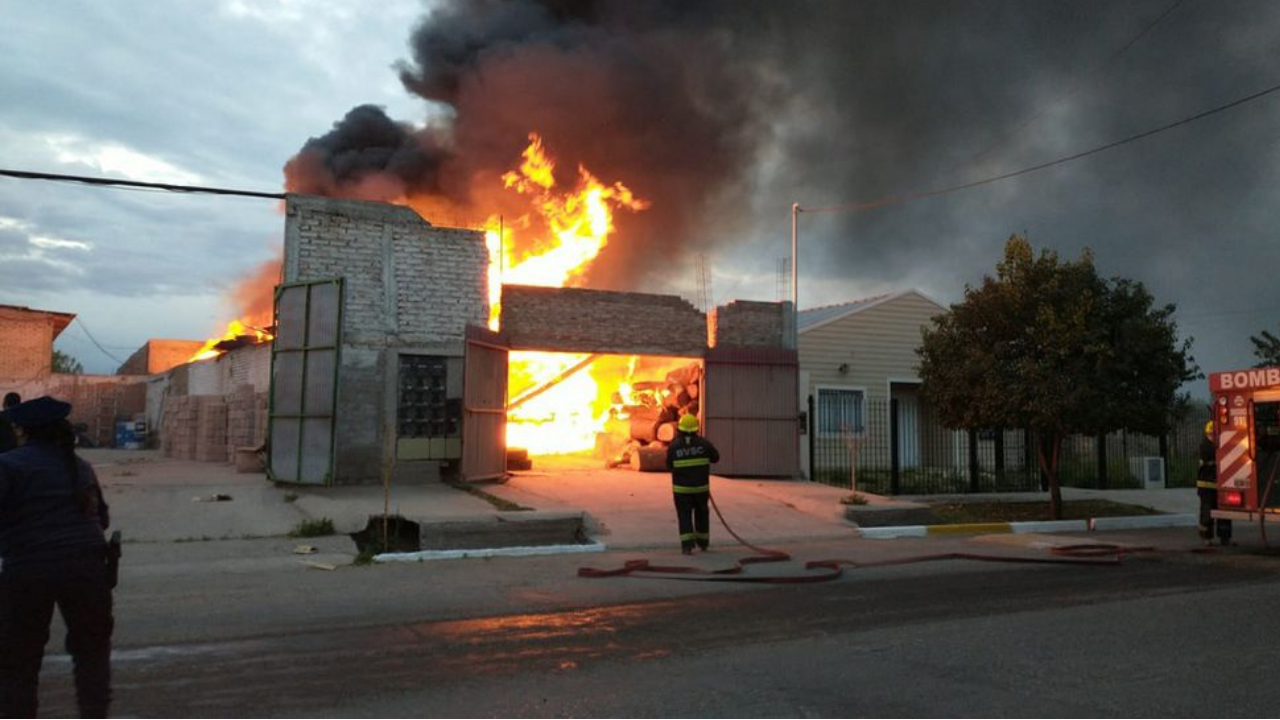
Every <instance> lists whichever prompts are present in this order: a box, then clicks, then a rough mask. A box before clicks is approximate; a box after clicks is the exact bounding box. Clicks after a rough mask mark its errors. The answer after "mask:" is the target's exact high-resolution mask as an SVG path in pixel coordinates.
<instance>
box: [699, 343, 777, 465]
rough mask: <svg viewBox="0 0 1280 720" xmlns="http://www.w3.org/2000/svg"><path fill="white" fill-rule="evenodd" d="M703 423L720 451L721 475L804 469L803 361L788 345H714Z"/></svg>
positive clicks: (710, 353) (710, 352)
mask: <svg viewBox="0 0 1280 720" xmlns="http://www.w3.org/2000/svg"><path fill="white" fill-rule="evenodd" d="M705 383H706V387H705V388H704V390H703V392H704V395H705V401H704V405H703V421H704V425H705V426H706V433H705V434H706V437H707V439H708V440H710V441H711V442H712V443H714V444H715V446H716V448H717V449H718V450H719V451H720V462H719V463H717V464H716V465H715V466H714V467H713V468H712V472H714V473H716V474H717V475H740V476H757V477H786V478H791V477H796V476H797V475H798V474H799V472H800V410H799V401H798V399H797V398H798V387H799V360H798V356H797V354H796V351H795V350H787V349H784V348H764V349H737V348H710V349H709V350H707V355H706V381H705Z"/></svg>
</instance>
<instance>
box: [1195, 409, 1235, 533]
mask: <svg viewBox="0 0 1280 720" xmlns="http://www.w3.org/2000/svg"><path fill="white" fill-rule="evenodd" d="M1196 494H1197V495H1199V496H1200V523H1199V528H1200V539H1201V540H1203V541H1204V544H1205V545H1212V544H1213V537H1214V535H1215V534H1216V535H1217V537H1218V542H1220V543H1222V544H1223V545H1230V544H1231V521H1230V520H1214V519H1213V518H1212V517H1211V516H1210V515H1209V513H1210V512H1211V511H1213V510H1216V509H1217V508H1218V459H1217V448H1216V447H1215V446H1214V444H1213V421H1212V420H1210V421H1209V422H1207V423H1205V424H1204V439H1203V440H1201V441H1200V467H1199V469H1198V470H1197V471H1196ZM1215 526H1216V527H1215Z"/></svg>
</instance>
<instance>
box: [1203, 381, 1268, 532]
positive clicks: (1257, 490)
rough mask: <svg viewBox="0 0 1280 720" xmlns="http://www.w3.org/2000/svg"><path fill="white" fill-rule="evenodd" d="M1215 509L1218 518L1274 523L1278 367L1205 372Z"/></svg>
mask: <svg viewBox="0 0 1280 720" xmlns="http://www.w3.org/2000/svg"><path fill="white" fill-rule="evenodd" d="M1209 391H1210V393H1212V395H1213V405H1212V411H1211V412H1212V420H1213V443H1214V445H1215V446H1216V448H1217V453H1216V454H1217V461H1218V509H1217V510H1214V511H1213V513H1212V515H1213V517H1215V518H1221V519H1224V520H1245V521H1253V522H1268V523H1269V522H1280V487H1277V485H1280V482H1278V481H1280V472H1278V471H1277V465H1280V367H1267V368H1252V369H1249V370H1236V371H1233V372H1219V373H1212V374H1210V375H1209Z"/></svg>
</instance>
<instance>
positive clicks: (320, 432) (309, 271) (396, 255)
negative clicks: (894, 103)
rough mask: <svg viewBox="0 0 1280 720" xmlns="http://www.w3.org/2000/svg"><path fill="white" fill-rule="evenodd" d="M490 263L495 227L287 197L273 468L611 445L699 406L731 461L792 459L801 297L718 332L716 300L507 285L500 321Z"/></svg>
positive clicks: (335, 478) (441, 460)
mask: <svg viewBox="0 0 1280 720" xmlns="http://www.w3.org/2000/svg"><path fill="white" fill-rule="evenodd" d="M490 270H491V264H490V252H489V248H488V245H487V244H486V237H485V233H484V232H483V231H478V230H463V229H454V228H440V227H435V226H433V225H431V224H429V223H428V222H427V221H425V220H423V219H422V218H421V217H420V216H419V215H418V214H417V213H416V212H414V211H413V210H412V209H410V208H408V207H403V206H397V205H388V204H382V203H369V202H360V201H353V200H335V199H328V198H318V197H310V196H298V195H290V196H289V198H288V201H287V216H286V232H285V253H284V282H283V284H282V285H281V287H280V289H279V291H278V300H277V315H276V323H277V334H276V337H275V339H274V341H273V343H272V351H271V352H272V355H273V359H272V371H271V372H272V377H271V404H270V407H271V409H270V456H269V457H270V459H269V470H270V474H271V477H272V478H274V479H276V480H282V481H288V482H299V483H317V484H323V483H363V482H376V481H378V480H379V479H380V478H381V476H382V473H383V472H384V471H387V472H394V476H395V479H396V480H397V481H401V482H403V481H406V480H423V479H432V478H437V477H439V476H440V474H441V473H442V472H448V473H456V474H457V475H460V476H461V477H464V478H466V479H472V480H475V479H484V478H492V477H498V476H501V475H503V474H504V473H505V471H506V458H507V445H508V436H510V438H511V440H512V441H513V443H517V442H518V443H519V444H520V445H521V446H523V447H527V448H529V449H530V451H531V452H532V453H534V454H535V455H536V454H553V453H556V454H558V453H566V452H577V453H585V454H588V455H593V456H595V457H598V458H601V459H608V458H616V457H617V456H618V455H619V453H622V452H624V451H627V450H628V448H627V446H628V445H632V447H631V448H630V450H631V451H636V450H638V449H639V446H638V445H633V444H632V443H633V441H634V442H636V443H644V444H645V445H655V444H660V443H661V442H662V439H661V438H662V436H663V434H664V433H668V432H669V431H668V430H664V429H663V426H664V425H666V424H668V423H669V422H671V421H672V420H673V418H674V413H676V412H677V411H679V410H684V411H690V410H692V411H693V412H695V413H697V414H699V415H701V416H702V417H703V418H704V422H705V424H706V428H707V434H708V435H709V436H710V437H711V438H712V440H713V441H715V442H717V443H718V444H719V445H720V446H721V447H722V449H723V450H724V455H725V460H724V461H723V462H722V471H723V472H734V473H735V474H744V475H772V476H791V475H794V474H795V471H796V468H797V462H798V460H797V455H796V449H797V445H798V429H797V425H798V420H797V412H796V407H797V405H796V403H797V393H798V388H797V384H796V367H795V352H794V350H793V349H788V348H786V347H784V345H785V344H786V343H787V342H788V339H789V338H790V337H792V334H791V328H790V326H789V324H788V323H789V321H790V318H791V313H790V309H789V306H786V305H784V304H776V303H732V304H730V305H728V306H725V307H724V308H721V309H719V311H718V312H717V313H716V315H717V322H716V333H717V335H716V338H717V343H716V347H714V348H709V347H708V334H707V318H706V316H705V315H704V314H703V313H702V312H700V311H699V310H697V309H696V308H694V307H693V306H692V305H691V304H689V303H688V302H686V301H684V300H682V299H680V298H678V297H674V296H666V295H653V294H644V293H626V292H615V291H603V290H590V289H584V288H559V287H538V286H525V285H502V286H501V312H500V314H499V315H498V316H497V320H496V322H494V323H493V325H494V326H496V327H497V328H498V330H490V329H488V326H489V325H490V308H491V306H490V297H491V291H490V285H489V283H490ZM680 372H684V373H686V374H685V375H680V374H679V373H680ZM673 377H674V378H675V380H672V378H673ZM640 378H651V379H649V380H640ZM641 383H646V384H641ZM675 384H678V385H680V389H679V390H677V391H675V392H672V390H673V385H675ZM646 397H647V400H646V399H645V398H646ZM667 416H670V417H667ZM611 423H612V426H611V425H610V424H611ZM666 439H667V440H669V439H670V437H669V436H667V437H666ZM657 449H659V448H657V447H654V448H651V449H650V452H652V451H654V450H657ZM637 455H639V453H637ZM646 469H648V468H646Z"/></svg>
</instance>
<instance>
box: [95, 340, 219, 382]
mask: <svg viewBox="0 0 1280 720" xmlns="http://www.w3.org/2000/svg"><path fill="white" fill-rule="evenodd" d="M202 347H204V343H203V342H202V341H200V340H158V339H153V340H148V341H147V344H146V345H143V346H142V347H140V348H138V349H137V350H135V351H134V353H133V354H132V355H130V356H129V359H128V360H125V361H124V364H123V365H121V366H120V369H119V370H116V374H117V375H155V374H156V373H162V372H165V371H168V370H171V369H173V368H175V367H177V366H179V365H182V364H183V363H185V362H187V361H188V360H190V359H191V356H192V355H194V354H196V352H198V351H199V350H200V348H202Z"/></svg>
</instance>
